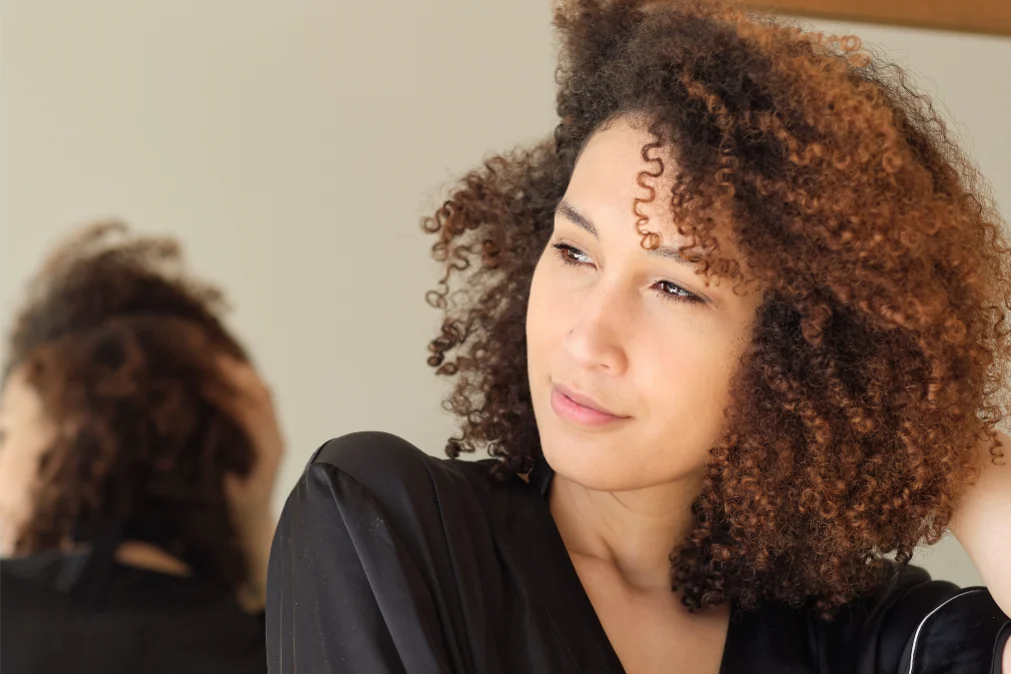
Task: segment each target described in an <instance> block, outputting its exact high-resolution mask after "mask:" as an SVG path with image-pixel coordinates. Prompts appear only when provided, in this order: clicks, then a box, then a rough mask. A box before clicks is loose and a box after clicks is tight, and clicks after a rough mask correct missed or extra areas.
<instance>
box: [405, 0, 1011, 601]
mask: <svg viewBox="0 0 1011 674" xmlns="http://www.w3.org/2000/svg"><path fill="white" fill-rule="evenodd" d="M555 25H556V27H557V29H558V31H559V33H560V36H561V57H560V66H559V68H558V77H557V81H558V83H559V89H558V97H557V110H558V116H559V119H560V122H559V124H558V125H557V126H556V128H555V131H554V134H553V136H552V137H551V138H550V139H548V140H545V141H543V142H541V143H540V144H538V145H536V146H535V147H532V148H527V149H517V150H514V151H511V152H507V153H503V154H499V155H496V156H493V157H491V158H489V159H487V160H486V161H485V162H484V165H483V167H481V168H480V169H477V170H475V171H473V172H471V173H469V174H467V175H466V176H465V177H464V178H463V179H462V181H461V182H460V183H459V184H458V185H457V186H455V187H454V188H453V191H452V193H451V195H450V197H449V199H448V200H447V201H446V202H445V203H444V204H443V205H442V206H441V207H440V208H439V210H438V211H437V212H436V213H435V215H434V216H433V217H430V218H426V219H425V221H424V223H423V226H424V229H425V230H426V231H427V232H429V233H431V234H434V235H435V236H437V237H438V241H437V242H436V243H435V244H434V245H433V254H434V256H435V258H436V259H437V260H439V261H440V262H442V263H444V265H445V273H444V275H443V276H442V278H441V280H440V283H439V287H438V288H437V289H436V290H434V291H431V292H430V293H429V295H428V297H427V299H428V301H429V303H430V304H431V305H433V306H434V307H436V308H438V309H441V310H443V311H444V312H445V319H444V321H443V324H442V328H441V333H440V334H439V336H438V337H437V338H435V339H434V340H432V341H431V343H430V345H429V350H430V354H431V355H430V356H429V364H430V365H431V366H433V367H434V368H436V371H437V372H438V373H439V374H441V375H445V376H448V377H451V378H453V379H454V381H455V386H454V389H453V391H452V393H451V395H450V396H449V397H448V399H447V400H446V403H445V405H446V407H447V409H448V410H450V411H452V412H454V413H455V414H457V415H459V416H460V417H462V426H461V433H460V434H459V435H458V436H457V437H454V438H452V439H451V440H450V441H449V444H448V446H447V452H448V453H449V454H450V456H458V455H459V454H460V452H463V451H473V450H474V449H476V448H478V447H483V448H486V449H487V450H488V451H489V452H490V454H491V455H493V456H495V457H498V458H500V459H501V461H500V463H499V465H498V466H497V468H498V470H499V472H501V473H505V474H517V473H523V472H525V471H528V470H529V469H530V468H531V467H532V465H533V463H534V461H535V460H536V458H537V457H538V456H539V455H540V453H541V449H540V446H539V442H538V433H537V427H536V424H535V420H534V414H533V409H532V404H531V398H530V392H529V386H528V381H527V378H526V345H525V333H524V324H525V313H526V307H527V299H528V293H529V289H530V282H531V276H532V273H533V270H534V266H535V264H536V263H537V260H538V257H539V255H540V254H541V252H542V250H543V248H544V246H545V245H546V243H547V241H548V237H549V235H550V232H551V230H552V226H553V219H554V211H555V207H556V205H557V204H558V202H559V200H560V198H561V197H562V195H563V193H564V192H565V189H566V186H567V184H568V181H569V178H570V176H571V175H572V172H573V167H574V165H575V162H576V160H577V157H578V154H579V152H580V150H581V148H582V147H583V146H584V145H585V143H586V142H587V139H588V138H589V137H590V136H591V135H592V134H593V133H594V132H595V131H596V130H598V129H600V128H601V127H602V125H604V124H606V123H607V122H608V121H610V120H614V119H615V118H617V117H619V116H623V115H635V116H636V117H638V118H641V119H644V120H646V124H647V125H648V130H649V132H650V134H651V136H652V138H653V142H651V143H649V144H648V145H647V146H645V147H644V148H643V149H642V156H643V158H644V160H647V161H649V162H651V164H652V166H653V167H654V169H650V170H648V171H644V172H643V174H641V175H640V177H639V184H640V186H642V187H644V188H647V189H646V193H647V198H657V196H658V195H657V193H656V190H655V189H652V188H649V186H650V185H653V184H656V180H655V179H656V178H657V177H658V176H659V175H661V174H662V173H663V172H664V166H663V163H662V162H661V161H660V160H659V159H658V154H659V152H658V151H659V150H661V149H667V150H669V152H670V156H671V157H672V158H673V160H674V163H673V174H672V175H671V176H670V177H671V178H672V181H671V182H672V184H673V187H672V189H671V191H670V192H669V193H667V194H663V195H660V196H661V197H662V198H664V199H669V200H670V204H671V206H672V208H673V211H674V213H675V222H676V223H677V227H678V230H679V232H680V233H681V234H682V235H684V236H686V237H687V239H688V243H687V244H686V245H685V247H684V248H683V251H684V253H685V254H686V255H688V254H690V255H694V256H695V259H696V260H697V261H699V262H700V263H701V265H700V266H701V270H700V273H702V274H706V275H720V276H725V277H739V278H741V279H744V278H745V277H749V278H753V279H754V280H756V281H757V282H758V284H759V285H760V287H762V288H763V291H764V301H763V304H762V306H761V307H760V308H759V310H758V313H757V316H756V318H755V332H754V337H753V341H752V343H751V344H750V347H749V348H748V350H747V352H746V354H745V356H744V359H743V361H742V363H741V366H740V368H739V371H738V372H737V374H736V376H735V378H734V381H733V387H732V403H731V409H730V410H728V411H732V415H731V416H730V417H729V418H730V419H732V421H730V422H729V426H730V427H729V428H728V429H727V431H726V435H725V437H724V438H723V439H722V440H721V441H720V442H719V444H717V445H716V446H715V447H713V448H712V449H711V450H710V458H709V468H708V474H707V477H706V479H705V481H704V485H703V488H702V491H701V493H700V494H699V496H698V498H697V500H696V502H695V506H694V513H695V523H694V528H693V530H692V531H691V533H690V535H689V536H688V538H687V540H686V541H685V542H684V543H683V545H682V546H681V547H680V548H679V549H678V550H675V551H674V552H673V553H672V556H671V564H672V587H673V590H674V591H676V592H680V593H681V595H682V600H683V602H684V604H685V605H686V606H688V607H689V608H690V609H692V610H698V609H702V608H705V607H709V606H715V605H718V604H721V603H723V602H727V601H733V602H735V603H736V604H737V605H738V606H740V607H742V608H747V607H750V606H753V605H754V604H756V603H757V602H758V601H759V600H761V599H770V600H774V601H782V602H786V603H789V604H791V605H794V606H799V605H803V604H808V605H810V606H812V608H813V609H815V610H816V611H818V612H819V613H820V614H822V615H826V616H827V615H830V614H831V613H832V612H833V611H834V610H835V609H837V608H838V607H839V606H840V605H841V604H843V603H845V602H847V601H850V600H851V599H853V598H855V597H857V596H860V595H861V594H863V593H866V592H868V591H869V590H870V589H871V587H872V586H873V585H874V584H875V583H876V582H879V581H880V578H881V575H880V574H881V573H883V572H884V571H886V570H887V569H888V568H891V567H892V565H893V564H894V562H895V561H897V562H898V563H899V564H905V563H907V562H908V561H909V559H910V557H911V555H912V553H913V549H914V547H915V546H916V545H917V544H919V543H920V542H923V541H925V542H936V541H937V540H938V539H939V538H940V537H941V536H942V534H943V532H944V531H945V528H946V526H947V524H948V522H949V520H950V519H951V517H952V514H953V508H954V506H955V504H956V503H957V500H958V496H959V493H960V490H961V489H962V488H963V486H964V485H966V484H967V483H969V482H970V481H971V480H972V479H974V477H975V475H976V473H977V471H978V468H979V459H978V458H977V457H978V456H979V450H978V448H979V446H980V445H981V443H988V444H989V446H990V452H991V454H992V455H993V459H994V460H997V458H998V457H999V456H1000V451H999V449H998V443H997V439H996V432H995V426H996V424H997V423H998V422H1000V421H1001V420H1002V419H1003V417H1004V414H1005V410H1006V398H1005V389H1004V387H1005V381H1006V376H1007V373H1008V362H1009V355H1011V340H1009V329H1008V326H1007V324H1006V322H1005V312H1006V311H1007V309H1008V308H1009V305H1011V271H1009V265H1008V255H1007V254H1008V247H1007V243H1006V239H1005V238H1004V234H1003V233H1002V222H1001V219H1000V216H999V215H998V213H997V211H996V208H995V205H994V203H993V200H992V198H991V197H990V194H989V192H988V191H987V188H986V185H985V183H984V182H983V180H982V179H981V177H980V176H979V174H978V172H977V171H976V169H975V168H974V167H973V165H972V164H971V163H970V161H969V160H968V159H967V158H966V156H965V155H964V154H963V153H962V152H961V151H960V150H959V148H958V147H957V146H956V144H955V142H954V139H953V138H952V136H951V134H950V133H949V132H948V131H947V130H946V128H945V124H944V122H943V121H942V118H941V116H940V115H939V114H938V113H937V112H936V111H935V109H934V107H933V106H932V103H931V101H930V100H929V98H928V97H926V96H925V95H924V94H922V93H919V92H917V91H916V90H915V89H914V88H913V86H912V85H911V84H910V82H909V79H908V77H907V76H906V75H905V73H904V72H903V71H902V70H901V69H900V68H898V67H896V66H894V65H890V64H887V63H883V62H881V61H880V60H878V59H877V58H873V57H872V56H871V55H869V54H868V53H867V52H866V51H865V50H863V49H862V48H861V44H860V42H859V40H858V39H857V38H854V37H842V38H836V37H826V36H823V35H820V34H810V33H805V32H803V31H802V30H800V29H799V28H797V27H795V26H793V25H790V24H788V23H786V22H783V21H782V20H776V19H772V18H771V17H768V16H764V15H760V14H747V13H745V12H743V11H741V10H739V9H737V8H734V7H728V6H724V5H721V4H717V3H713V2H703V1H688V0H685V1H677V2H661V1H658V0H653V1H649V2H647V1H637V0H614V1H608V0H572V1H570V2H563V3H562V4H560V5H559V6H558V7H557V9H556V13H555ZM637 201H638V200H637ZM630 207H631V208H632V209H633V210H634V209H635V208H637V204H630ZM636 212H637V213H638V211H636ZM720 214H729V215H730V218H729V220H730V223H731V229H732V230H733V231H732V236H733V240H734V244H735V246H736V247H737V248H738V250H739V251H740V252H741V255H742V257H743V260H741V261H740V262H741V263H740V264H738V262H735V261H734V260H730V259H723V258H721V257H720V256H719V242H718V240H717V236H716V231H717V223H718V222H722V221H723V220H725V218H723V217H721V215H720ZM645 225H646V223H644V222H640V234H642V236H643V245H644V246H647V247H650V246H655V245H656V244H657V238H658V237H657V235H656V233H655V232H651V231H650V230H649V229H648V228H646V226H645ZM721 226H722V225H721ZM699 251H702V252H701V253H700V252H699Z"/></svg>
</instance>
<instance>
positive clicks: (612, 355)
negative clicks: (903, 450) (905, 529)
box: [526, 119, 1011, 674]
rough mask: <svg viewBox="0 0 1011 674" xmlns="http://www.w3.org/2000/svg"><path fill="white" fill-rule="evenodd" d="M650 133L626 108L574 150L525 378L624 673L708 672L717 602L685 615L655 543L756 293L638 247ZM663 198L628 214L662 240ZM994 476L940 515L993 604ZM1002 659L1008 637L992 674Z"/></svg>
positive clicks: (674, 528) (544, 262)
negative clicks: (950, 513) (949, 520)
mask: <svg viewBox="0 0 1011 674" xmlns="http://www.w3.org/2000/svg"><path fill="white" fill-rule="evenodd" d="M650 140H652V139H651V137H650V136H649V135H648V134H646V133H645V132H644V131H643V130H641V129H640V128H638V125H636V124H634V122H633V121H632V120H627V119H622V120H618V121H616V122H614V123H613V124H611V125H609V126H608V127H606V128H604V129H602V130H601V131H599V132H598V133H597V134H595V135H594V136H593V137H592V138H591V139H590V140H589V142H588V143H587V145H586V147H585V148H584V150H583V152H582V154H581V155H580V158H579V160H578V162H577V164H576V167H575V170H574V173H573V175H572V179H571V182H570V184H569V186H568V188H567V191H566V194H565V196H564V198H563V200H562V204H563V205H561V206H560V207H559V209H558V212H557V213H556V218H555V227H554V232H553V234H552V237H551V240H550V241H549V243H548V246H547V247H546V248H545V251H544V253H543V255H542V257H541V259H540V260H539V262H538V265H537V268H536V270H535V273H534V277H533V281H532V285H531V290H530V303H529V309H528V314H527V323H526V332H527V349H528V352H527V353H528V374H529V381H530V391H531V396H532V399H533V406H534V412H535V415H536V419H537V425H538V430H539V433H540V438H541V445H542V447H543V450H544V454H545V458H546V459H547V461H548V463H549V464H550V465H551V466H552V468H553V469H554V470H555V471H556V475H555V479H554V482H553V485H552V491H551V495H550V506H551V511H552V514H553V516H554V518H555V521H556V523H557V525H558V528H559V531H560V533H561V535H562V538H563V540H564V542H565V545H566V547H567V548H568V550H569V554H570V557H571V559H572V562H573V565H574V566H575V568H576V571H577V573H578V574H579V577H580V580H581V581H582V583H583V585H584V587H585V589H586V592H587V594H588V595H589V597H590V600H591V601H592V603H593V605H594V607H595V609H596V611H597V614H598V616H599V617H600V620H601V623H602V625H603V627H604V630H605V632H606V633H607V635H608V638H609V639H610V641H611V643H612V645H613V646H614V649H615V651H616V652H617V654H618V656H619V658H620V659H621V661H622V663H623V665H624V667H625V669H626V671H628V672H629V673H630V674H644V673H652V672H661V671H671V668H672V667H673V668H674V669H684V671H696V672H706V671H709V672H716V671H718V670H719V666H720V661H721V659H722V653H723V648H724V644H725V641H726V634H727V630H728V626H729V612H728V609H727V608H726V607H721V608H719V609H714V610H710V611H707V612H703V613H701V614H689V613H688V612H687V610H686V609H685V608H684V607H683V606H682V605H681V604H680V601H679V598H678V597H677V595H675V594H673V593H671V591H670V562H669V555H670V551H671V550H673V549H675V548H676V547H677V546H678V544H679V543H680V541H681V540H682V539H683V537H684V536H685V535H686V534H687V532H688V530H689V528H690V524H691V520H690V512H689V506H690V504H691V503H692V501H693V500H694V499H695V497H696V495H697V494H698V492H699V489H700V484H701V479H702V477H703V474H704V470H705V466H706V461H707V457H708V450H709V448H710V447H711V446H712V445H713V444H715V442H716V441H717V439H718V438H719V436H720V435H721V433H722V431H723V430H724V428H725V424H726V420H725V418H724V416H723V410H724V409H725V407H726V404H727V402H728V400H729V398H728V394H729V390H730V383H731V378H732V376H733V374H734V372H735V370H736V366H737V363H738V359H739V357H740V355H741V354H742V352H743V350H744V348H745V347H746V345H747V343H748V341H749V339H750V337H751V330H752V321H753V319H754V315H755V312H756V310H757V308H758V307H759V306H760V304H761V293H760V291H759V290H757V289H751V290H745V291H743V292H735V290H734V289H733V288H732V284H731V283H729V282H727V281H724V282H723V283H722V284H720V283H719V282H717V281H715V280H714V281H713V283H712V284H710V285H707V284H706V282H705V281H704V280H703V278H702V277H700V276H698V275H697V274H695V272H694V270H693V269H692V268H691V267H690V266H689V265H686V264H684V263H683V262H679V261H678V260H676V259H672V257H671V256H658V255H655V254H651V253H649V252H648V251H646V250H644V249H643V248H642V246H641V245H640V236H639V235H638V234H637V233H636V229H635V223H636V216H635V214H634V213H633V212H632V209H631V204H632V203H633V199H635V198H636V197H643V196H644V192H643V190H642V188H640V187H638V186H637V185H636V177H637V176H638V174H639V173H640V172H641V171H643V170H645V169H648V168H651V167H650V166H649V165H647V164H645V163H644V162H643V160H642V158H641V154H640V151H641V148H642V146H643V145H644V144H646V143H647V142H649V141H650ZM667 163H668V165H669V162H667ZM670 173H673V171H670ZM657 187H658V188H661V187H663V186H662V185H657ZM665 208H666V206H665V205H663V204H654V203H650V204H646V205H644V206H643V207H641V210H642V211H643V212H644V214H646V215H648V216H649V218H650V219H649V229H651V230H653V231H658V232H659V233H660V234H661V236H662V245H664V246H673V247H674V248H675V249H676V247H677V246H678V245H679V243H682V242H681V241H679V240H678V235H677V233H676V231H674V229H673V227H672V226H671V224H670V223H672V220H671V217H670V215H669V214H668V213H665V212H664V209H665ZM722 246H723V247H722V249H721V253H723V254H729V255H730V256H733V255H734V250H733V249H732V248H730V247H729V246H728V245H727V243H726V242H724V243H723V244H722ZM673 257H676V256H673ZM567 263H568V264H567ZM692 298H696V299H694V300H693V299H692ZM698 300H702V301H698ZM560 394H562V395H561V396H560ZM563 396H570V397H569V400H566V399H565V397H563ZM572 398H575V399H576V400H577V401H581V402H583V403H585V404H586V405H589V406H591V407H593V408H596V409H597V410H603V411H606V412H610V413H613V415H614V416H613V417H601V416H600V415H594V414H593V413H592V412H589V413H588V412H587V410H585V408H582V409H581V408H580V407H579V406H573V405H572V404H571V403H572ZM981 451H982V450H981ZM981 456H982V454H981ZM1008 473H1009V471H1008V470H1007V467H1006V466H1000V467H997V466H992V464H989V463H985V464H984V471H983V479H981V480H980V481H979V482H978V483H977V484H976V485H974V486H972V487H970V488H969V489H968V490H967V493H966V497H965V499H964V502H963V508H962V509H960V510H959V512H958V515H957V516H956V518H955V522H954V523H953V526H952V528H953V530H954V532H955V533H956V535H957V536H958V538H959V540H960V541H961V542H962V544H963V545H964V546H965V547H966V549H967V550H968V551H969V553H970V555H971V556H972V557H973V559H974V561H976V563H977V565H978V566H979V568H980V570H981V572H982V573H983V574H984V578H985V579H986V581H987V582H988V584H989V585H990V588H991V591H992V592H993V594H994V596H995V598H996V599H997V601H998V603H1000V604H1001V605H1002V607H1003V608H1004V610H1005V612H1007V611H1008V609H1009V605H1008V604H1009V599H1011V589H1009V588H1008V584H1007V580H1006V579H1004V578H1000V577H999V576H998V574H997V569H998V568H1000V562H999V558H1003V559H1004V560H1006V559H1007V549H1008V548H1007V546H1006V545H1005V544H1004V541H1005V540H1007V541H1011V532H1009V531H1008V528H1009V526H1011V525H1009V524H1006V523H1009V522H1011V514H1009V513H1011V480H1009V474H1008ZM1001 518H1003V520H1002V519H1001ZM1002 546H1003V550H1004V552H1003V553H1002V552H1000V550H1001V549H1002ZM1005 563H1006V561H1005ZM1009 661H1011V650H1008V649H1006V650H1005V654H1004V662H1005V668H1006V671H1011V664H1009ZM676 665H680V667H678V666H676Z"/></svg>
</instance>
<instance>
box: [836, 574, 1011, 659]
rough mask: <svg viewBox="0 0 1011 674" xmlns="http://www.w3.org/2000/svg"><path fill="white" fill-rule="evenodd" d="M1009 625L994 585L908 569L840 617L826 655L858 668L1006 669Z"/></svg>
mask: <svg viewBox="0 0 1011 674" xmlns="http://www.w3.org/2000/svg"><path fill="white" fill-rule="evenodd" d="M1008 625H1009V619H1008V617H1007V616H1006V615H1004V613H1003V612H1002V611H1001V610H1000V608H999V607H998V606H997V604H996V602H994V600H993V598H992V597H991V596H990V593H989V592H988V591H987V590H986V588H983V587H970V588H965V589H960V588H958V587H957V586H955V585H953V584H952V583H948V582H945V581H934V580H931V579H930V576H929V575H928V574H927V572H926V571H924V570H923V569H920V568H916V567H908V568H906V569H904V570H903V571H901V572H900V573H898V574H896V575H895V577H894V578H892V579H891V580H890V581H889V582H888V583H886V584H884V585H883V586H882V587H881V588H880V589H879V591H878V592H877V593H876V594H875V595H874V596H872V597H871V598H869V599H868V600H866V601H863V602H858V603H856V604H854V605H853V606H852V607H849V608H848V609H847V610H846V612H845V613H844V615H841V616H839V618H838V619H837V620H836V621H834V623H833V624H832V626H831V628H830V629H829V630H828V631H827V635H826V638H827V646H828V648H827V649H826V653H828V654H829V659H837V660H839V661H844V660H850V661H851V666H849V667H844V668H835V669H833V670H832V671H849V672H853V674H942V673H943V674H990V673H991V672H992V673H993V674H1000V672H1001V662H1000V660H1001V653H1002V647H1003V642H1004V640H1005V638H1006V637H1005V636H1004V634H1005V633H1006V632H1007V628H1008Z"/></svg>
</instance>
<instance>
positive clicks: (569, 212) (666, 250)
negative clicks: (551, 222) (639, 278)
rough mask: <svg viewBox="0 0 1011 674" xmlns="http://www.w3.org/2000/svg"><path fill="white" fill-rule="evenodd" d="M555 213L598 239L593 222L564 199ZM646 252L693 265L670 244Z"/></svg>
mask: <svg viewBox="0 0 1011 674" xmlns="http://www.w3.org/2000/svg"><path fill="white" fill-rule="evenodd" d="M555 215H560V216H562V217H563V218H565V219H566V220H568V221H569V222H571V223H572V224H574V225H575V226H576V227H579V228H580V229H582V230H583V231H585V232H587V233H589V234H590V235H591V236H592V237H593V238H594V239H598V240H599V239H600V236H599V235H598V234H597V228H596V227H594V226H593V222H592V221H591V220H590V219H589V218H588V217H586V216H585V215H583V214H582V213H580V212H579V211H578V210H576V208H575V207H574V206H573V205H572V204H570V203H569V202H567V201H565V200H564V199H562V200H561V201H559V202H558V206H557V207H556V208H555ZM646 253H647V254H649V255H652V256H654V257H662V258H666V259H668V260H673V261H675V262H677V263H679V264H685V265H693V263H692V262H691V260H688V259H686V258H685V256H684V255H682V254H681V251H680V250H678V249H677V248H671V247H670V246H660V247H659V248H652V249H646Z"/></svg>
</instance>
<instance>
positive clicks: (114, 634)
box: [0, 553, 267, 674]
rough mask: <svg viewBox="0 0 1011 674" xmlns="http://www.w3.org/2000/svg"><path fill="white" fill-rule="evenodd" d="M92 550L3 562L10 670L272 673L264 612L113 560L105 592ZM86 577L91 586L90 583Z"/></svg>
mask: <svg viewBox="0 0 1011 674" xmlns="http://www.w3.org/2000/svg"><path fill="white" fill-rule="evenodd" d="M87 561H88V556H87V555H84V554H61V553H51V554H41V555H35V556H31V557H21V558H11V559H4V560H2V561H0V620H2V625H0V672H2V673H3V674H50V673H52V674H69V673H71V672H73V673H74V674H92V673H93V674H125V673H127V672H129V673H130V674H134V673H138V674H139V673H144V674H170V673H171V674H176V673H178V674H204V673H206V674H211V673H214V674H263V673H264V672H266V671H267V665H266V654H265V643H264V637H263V624H264V621H263V616H262V614H261V615H259V616H253V615H248V614H246V613H243V612H242V611H241V610H240V608H239V606H238V604H237V602H236V601H235V600H234V599H233V597H232V596H231V595H230V594H229V593H227V592H226V591H225V590H224V589H222V588H219V587H218V586H216V585H214V584H212V583H210V582H207V581H204V580H201V579H199V578H193V577H186V578H184V577H179V576H171V575H167V574H163V573H156V572H153V571H147V570H143V569H139V568H135V567H131V566H124V565H120V564H112V565H111V566H110V567H109V568H108V569H106V570H105V573H103V576H102V585H101V591H100V592H99V593H89V592H81V590H88V589H91V588H89V587H88V583H90V582H92V579H90V578H82V572H83V570H84V569H85V568H87ZM82 581H84V582H82Z"/></svg>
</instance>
